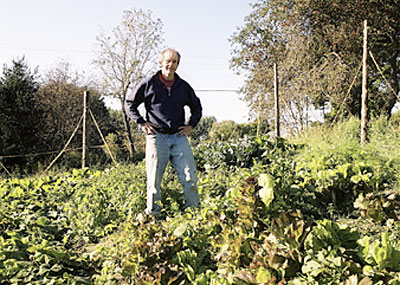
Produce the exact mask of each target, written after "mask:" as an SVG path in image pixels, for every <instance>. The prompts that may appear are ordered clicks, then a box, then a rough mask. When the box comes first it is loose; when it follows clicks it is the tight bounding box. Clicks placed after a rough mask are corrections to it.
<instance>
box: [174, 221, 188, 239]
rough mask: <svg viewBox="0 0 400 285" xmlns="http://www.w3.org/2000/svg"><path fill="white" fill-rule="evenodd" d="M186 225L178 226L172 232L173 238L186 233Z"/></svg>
mask: <svg viewBox="0 0 400 285" xmlns="http://www.w3.org/2000/svg"><path fill="white" fill-rule="evenodd" d="M186 229H187V226H186V224H180V225H179V226H178V227H177V228H176V229H175V231H174V236H177V237H180V236H181V235H183V234H184V233H185V232H186Z"/></svg>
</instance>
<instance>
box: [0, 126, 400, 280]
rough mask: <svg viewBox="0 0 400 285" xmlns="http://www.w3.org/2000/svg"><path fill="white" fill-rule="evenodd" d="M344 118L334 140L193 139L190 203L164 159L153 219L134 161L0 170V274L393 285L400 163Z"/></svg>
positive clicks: (399, 248) (399, 269)
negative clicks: (31, 171) (41, 172)
mask: <svg viewBox="0 0 400 285" xmlns="http://www.w3.org/2000/svg"><path fill="white" fill-rule="evenodd" d="M348 124H349V126H347V127H346V128H347V129H346V130H343V129H341V130H339V131H340V133H341V135H343V132H346V134H345V135H346V138H347V139H345V140H348V141H343V142H342V144H341V145H340V146H339V145H338V144H333V143H332V138H333V137H332V136H330V137H327V136H326V132H322V133H323V134H324V136H325V138H324V137H320V138H319V143H318V145H319V147H315V145H314V144H312V143H310V144H305V143H303V142H302V143H300V142H297V143H293V142H288V141H286V140H283V139H271V138H268V137H261V138H248V137H244V138H236V139H234V140H231V141H225V142H209V143H203V144H202V145H200V146H199V147H197V148H196V153H195V157H196V160H197V164H198V168H199V171H198V176H199V192H200V197H201V207H200V208H199V209H188V210H186V211H184V210H183V204H184V203H183V195H182V193H181V186H180V184H179V181H178V180H177V177H176V175H175V173H174V171H173V170H172V169H171V168H168V169H167V172H166V174H165V179H164V180H163V185H162V188H163V191H164V192H163V193H164V196H163V200H162V206H163V211H162V214H161V216H160V217H159V218H158V219H154V218H153V217H149V216H146V215H144V209H145V204H146V201H145V196H146V195H145V188H146V187H145V165H144V163H143V162H140V163H137V164H124V165H118V166H113V167H110V168H108V169H103V170H89V169H84V170H73V171H71V172H67V173H55V174H53V175H46V176H36V177H29V178H20V179H17V178H9V179H3V180H1V181H0V284H400V244H399V241H400V222H399V215H400V196H399V193H398V190H399V178H400V176H399V173H400V166H399V165H400V161H399V158H398V157H397V156H396V155H395V154H393V153H392V152H391V151H390V150H389V151H387V152H383V148H381V149H380V151H379V152H378V151H377V150H376V148H375V147H373V139H372V141H371V148H368V147H367V148H363V149H362V148H360V147H358V146H357V145H356V144H352V143H351V137H352V130H353V126H352V124H354V123H352V122H350V123H348ZM355 126H356V125H354V127H355ZM394 136H396V135H394ZM313 137H314V138H315V137H316V134H314V135H313ZM395 138H396V140H392V139H390V138H389V142H388V143H387V144H386V146H385V147H386V149H388V148H389V147H390V145H391V144H392V146H393V147H397V146H398V145H393V142H395V141H398V137H395ZM395 144H396V143H395ZM387 153H389V154H390V153H391V159H388V157H387Z"/></svg>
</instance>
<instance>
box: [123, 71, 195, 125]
mask: <svg viewBox="0 0 400 285" xmlns="http://www.w3.org/2000/svg"><path fill="white" fill-rule="evenodd" d="M160 73H161V71H159V72H157V73H156V74H155V75H153V76H151V77H148V78H146V79H145V80H144V81H143V82H142V83H140V84H139V86H138V87H137V88H136V90H135V91H134V92H132V93H131V94H129V95H128V96H127V98H126V102H125V110H126V112H127V114H128V116H129V117H130V118H131V119H132V120H133V121H134V122H136V123H138V124H144V123H145V122H146V121H147V122H150V123H153V124H155V125H157V126H159V128H160V129H162V130H165V131H167V132H168V131H171V132H174V130H177V129H178V128H179V127H181V126H184V125H185V110H184V107H185V106H188V107H189V109H190V113H191V116H190V120H189V125H191V126H192V127H193V128H194V127H195V126H196V125H197V124H198V123H199V121H200V118H201V116H202V107H201V103H200V100H199V98H198V97H197V96H196V94H195V92H194V90H193V88H192V87H191V86H190V85H189V83H187V82H186V81H185V80H183V79H181V78H180V77H179V76H178V74H176V73H175V82H174V84H173V85H172V87H171V90H168V88H167V87H166V86H165V85H164V83H162V82H161V80H160V79H159V74H160ZM142 103H144V106H145V109H146V119H144V118H143V117H142V115H141V114H140V113H139V110H138V107H139V105H140V104H142Z"/></svg>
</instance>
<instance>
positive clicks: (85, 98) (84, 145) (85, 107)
mask: <svg viewBox="0 0 400 285" xmlns="http://www.w3.org/2000/svg"><path fill="white" fill-rule="evenodd" d="M88 97H89V91H85V92H83V121H82V168H85V167H86V153H87V137H86V127H87V121H86V117H87V116H86V115H87V110H88Z"/></svg>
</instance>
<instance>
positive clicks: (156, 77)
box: [153, 70, 182, 88]
mask: <svg viewBox="0 0 400 285" xmlns="http://www.w3.org/2000/svg"><path fill="white" fill-rule="evenodd" d="M160 74H161V70H159V71H158V72H157V73H156V74H154V75H153V80H154V81H155V82H157V84H160V85H161V86H164V84H163V83H162V82H161V80H160V78H159V77H158V76H159V75H160ZM181 81H182V79H181V78H180V76H179V75H178V74H177V73H176V72H175V82H174V85H172V88H175V86H177V85H178V84H180V83H181Z"/></svg>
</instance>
